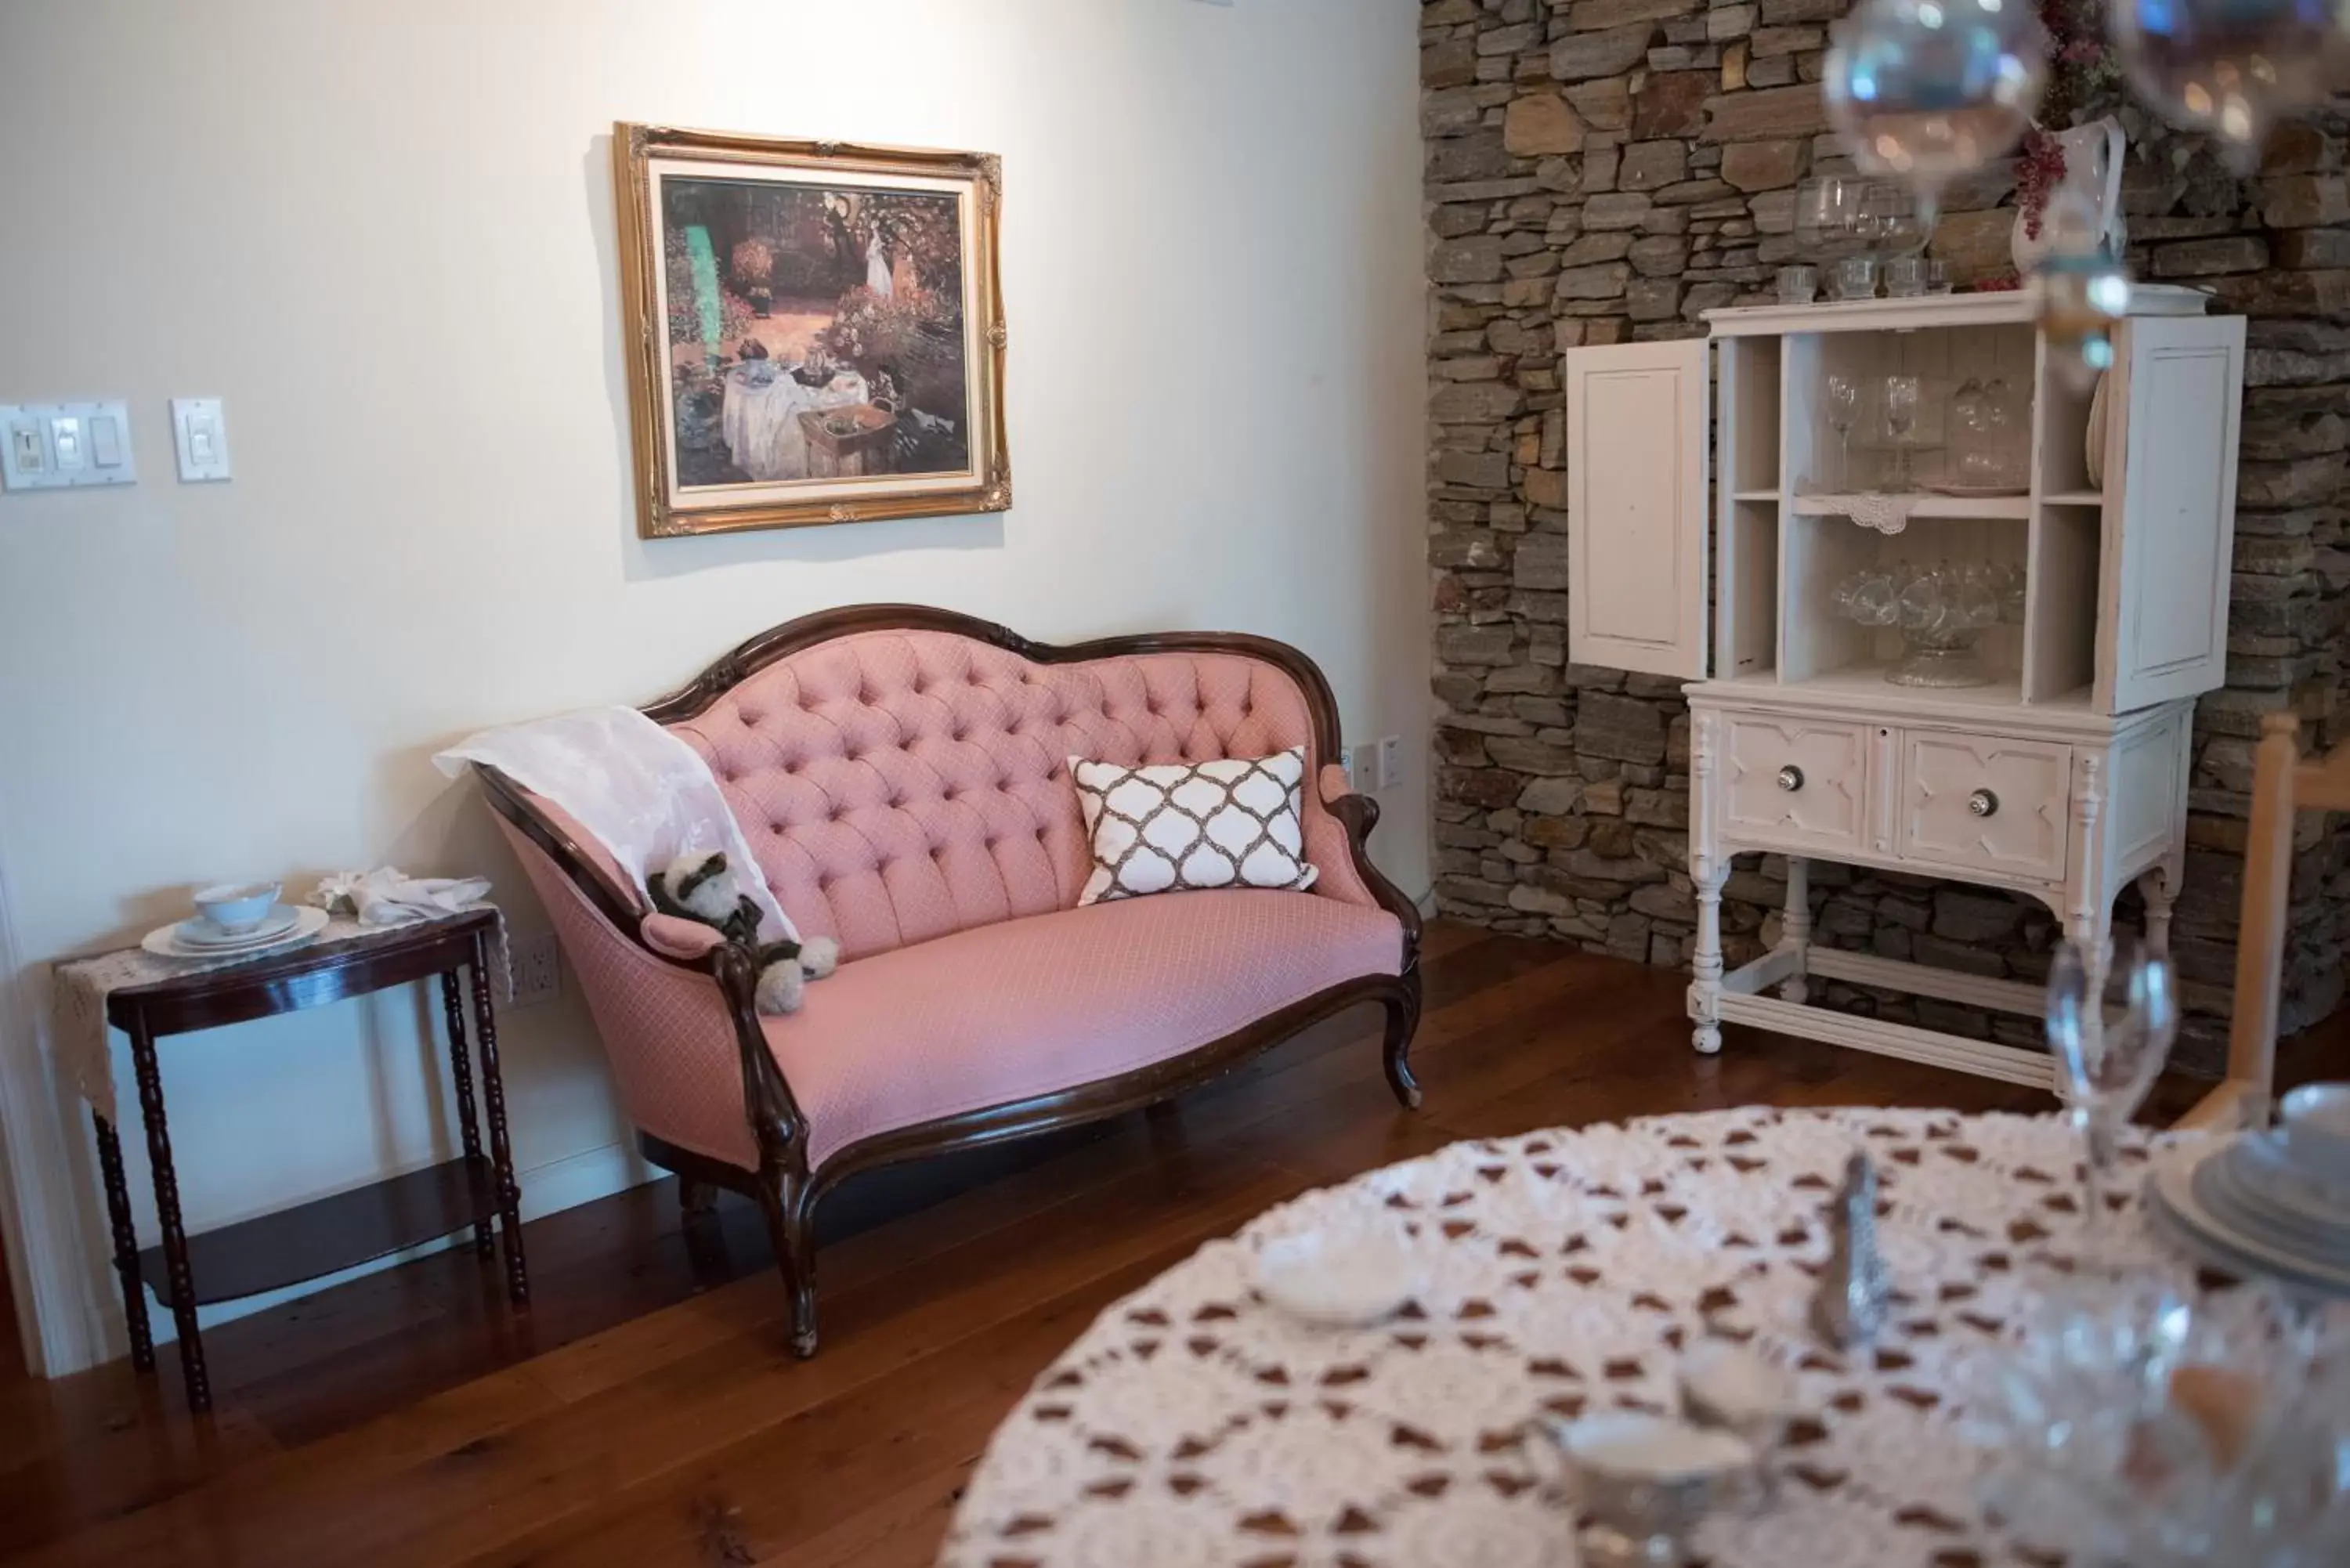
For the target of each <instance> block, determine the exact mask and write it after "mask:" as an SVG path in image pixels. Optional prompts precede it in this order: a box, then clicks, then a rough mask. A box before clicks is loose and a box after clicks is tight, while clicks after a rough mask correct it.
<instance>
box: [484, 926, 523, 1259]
mask: <svg viewBox="0 0 2350 1568" xmlns="http://www.w3.org/2000/svg"><path fill="white" fill-rule="evenodd" d="M470 968H471V969H472V971H473V1025H474V1027H473V1042H474V1044H476V1045H478V1046H479V1047H480V1048H481V1052H482V1105H483V1106H484V1109H486V1110H487V1111H488V1112H489V1117H490V1159H491V1161H492V1162H493V1163H494V1165H495V1166H496V1167H497V1173H498V1199H499V1205H500V1209H499V1220H500V1225H499V1229H500V1230H501V1231H504V1237H505V1249H506V1294H507V1295H509V1296H511V1297H512V1298H513V1299H514V1300H515V1303H518V1304H519V1303H527V1302H528V1301H529V1300H530V1270H529V1268H528V1266H527V1265H526V1264H525V1262H524V1261H523V1251H522V1187H521V1184H520V1183H518V1182H516V1181H515V1169H514V1147H513V1145H512V1143H511V1142H510V1141H509V1140H508V1139H507V1137H506V1090H505V1084H504V1079H503V1078H502V1077H501V1076H500V1075H499V1072H498V1025H497V1020H496V1019H495V1018H494V1017H492V1016H491V1013H490V943H489V938H488V937H487V936H486V935H484V934H481V933H476V934H475V935H474V937H473V963H472V965H471V966H470Z"/></svg>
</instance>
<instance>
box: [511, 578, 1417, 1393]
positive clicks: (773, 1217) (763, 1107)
mask: <svg viewBox="0 0 2350 1568" xmlns="http://www.w3.org/2000/svg"><path fill="white" fill-rule="evenodd" d="M869 631H939V632H947V633H951V634H953V635H955V636H958V637H965V638H970V639H972V640H974V641H977V642H983V643H986V644H988V645H990V646H991V647H994V648H1000V649H1004V650H1006V651H1007V652H1011V653H1014V654H1016V655H1018V656H1019V657H1021V658H1023V659H1029V660H1031V661H1033V662H1035V663H1038V664H1071V663H1081V662H1084V661H1086V660H1089V659H1114V658H1119V657H1123V656H1127V655H1132V654H1147V653H1222V654H1231V655H1233V656H1236V657H1239V658H1243V659H1255V660H1257V661H1259V662H1261V663H1264V664H1269V665H1271V666H1273V667H1274V668H1275V669H1277V670H1280V671H1282V672H1283V673H1284V674H1285V675H1287V676H1288V677H1289V678H1290V679H1291V680H1295V682H1296V683H1297V687H1298V690H1299V691H1301V692H1302V693H1303V694H1304V697H1305V708H1306V713H1307V718H1308V721H1309V722H1310V723H1311V725H1312V727H1313V742H1314V744H1313V751H1314V761H1315V768H1314V769H1312V770H1311V771H1310V772H1309V774H1308V784H1309V787H1313V788H1316V789H1318V788H1319V787H1320V777H1319V774H1320V764H1321V763H1326V762H1328V761H1330V760H1332V759H1334V758H1336V756H1337V755H1338V754H1339V746H1340V741H1339V730H1338V705H1337V702H1336V699H1335V698H1334V697H1333V696H1332V695H1331V692H1330V683H1329V682H1328V681H1327V680H1326V679H1324V677H1323V674H1322V671H1321V670H1320V669H1319V668H1318V667H1317V666H1316V665H1315V663H1314V661H1313V660H1312V659H1308V658H1307V657H1306V656H1305V654H1303V653H1301V652H1299V651H1298V650H1297V649H1294V648H1291V647H1289V646H1287V645H1286V644H1284V643H1279V642H1275V641H1273V640H1271V639H1267V638H1260V637H1249V636H1244V635H1242V634H1239V633H1232V632H1152V633H1147V634H1144V635H1140V636H1135V637H1111V638H1102V639H1097V640H1095V641H1091V642H1081V643H1073V644H1070V645H1068V646H1066V647H1056V646H1053V645H1049V644H1045V643H1039V642H1031V641H1030V640H1029V639H1026V638H1024V637H1022V636H1020V635H1019V634H1018V633H1017V632H1014V631H1012V630H1010V629H1008V628H1004V627H1001V626H998V625H996V624H994V623H993V622H992V621H983V620H979V619H976V618H972V617H970V616H964V615H958V614H956V613H954V612H952V611H950V610H941V609H932V608H929V607H924V606H920V605H860V606H856V607H848V608H843V609H837V610H827V611H825V612H822V613H820V614H816V615H812V616H806V617H804V618H801V619H798V620H795V621H791V622H788V623H786V624H785V625H783V626H779V627H776V628H775V629H773V630H771V631H767V632H763V633H761V634H760V635H759V636H757V637H754V638H753V639H750V640H749V641H747V642H745V643H743V645H742V646H741V647H739V648H736V649H733V651H732V652H730V653H728V654H726V655H725V656H724V657H723V658H722V659H719V660H718V661H717V662H716V663H714V664H712V665H711V667H710V668H709V669H707V670H703V671H702V673H701V674H700V675H698V676H696V677H694V679H693V680H691V681H689V682H688V683H687V684H686V685H684V686H683V687H681V688H680V689H679V690H678V691H674V692H671V694H670V695H669V696H667V697H664V698H662V699H661V700H660V701H658V702H655V703H652V704H651V705H650V706H649V707H647V708H646V709H645V710H644V711H645V713H646V715H647V716H648V717H650V718H651V719H652V720H654V721H655V722H658V723H663V724H670V723H675V722H679V721H681V720H684V719H690V718H692V717H693V716H694V715H696V714H698V713H700V712H702V711H703V710H704V709H706V708H708V707H709V706H710V705H711V703H712V702H714V701H717V700H718V699H719V698H720V697H721V696H722V695H723V694H724V693H725V692H727V691H731V690H733V688H734V687H735V686H736V685H738V684H740V683H741V682H742V681H743V680H745V679H746V678H748V677H749V676H750V675H752V674H753V673H754V672H755V671H757V670H761V669H763V668H764V667H765V666H766V665H769V664H772V663H774V662H775V660H776V659H783V658H785V657H786V656H788V655H791V654H794V653H798V652H800V651H802V650H804V649H809V648H813V647H815V646H816V645H818V644H820V643H824V642H828V641H831V640H833V639H837V638H841V637H847V636H850V635H853V634H855V633H858V632H869ZM475 771H476V772H477V773H479V774H481V776H482V782H483V784H484V786H485V787H486V789H487V792H488V794H489V799H490V804H491V805H492V806H493V807H494V808H495V809H496V811H497V812H498V813H499V815H502V816H504V818H505V819H506V820H507V821H509V822H511V823H513V824H514V825H515V828H516V829H517V830H519V831H520V832H521V833H522V834H523V835H524V836H525V837H527V838H528V839H529V840H530V841H531V842H532V843H533V844H535V845H536V846H538V847H539V848H540V849H542V850H544V851H545V852H546V855H547V856H548V857H550V858H551V859H553V860H554V862H555V864H556V867H558V868H560V869H561V871H562V872H563V873H564V875H565V876H567V877H569V878H570V879H571V881H572V883H573V884H574V885H575V886H576V887H577V888H579V890H580V891H581V892H582V893H583V894H585V895H586V896H587V899H588V900H589V901H590V902H591V903H592V904H594V905H595V907H596V909H597V910H598V912H599V913H601V914H602V915H603V916H604V918H605V919H608V920H609V921H610V922H611V923H612V925H613V926H614V927H615V928H616V929H618V930H619V931H620V932H622V933H623V934H624V935H625V936H626V937H627V938H628V939H629V940H630V941H632V942H634V943H635V944H636V945H637V946H638V947H639V948H640V949H642V950H644V951H646V952H648V953H650V954H651V955H652V956H653V957H655V958H657V959H659V960H660V961H662V962H664V963H668V964H671V965H674V966H675V967H677V968H680V969H689V970H695V971H705V970H706V971H708V972H709V973H710V974H711V975H712V978H713V979H715V980H716V981H717V982H718V986H719V990H720V992H722V994H723V996H724V998H725V1001H726V1006H727V1012H728V1013H729V1015H730V1016H731V1018H732V1020H733V1027H734V1038H735V1044H736V1045H737V1047H738V1049H739V1050H740V1052H741V1055H742V1065H743V1106H744V1112H745V1115H746V1116H748V1118H749V1121H750V1124H751V1131H752V1134H753V1136H754V1138H755V1139H756V1141H757V1144H758V1148H759V1164H758V1167H757V1168H755V1169H745V1168H743V1167H740V1166H737V1165H733V1164H731V1163H729V1162H727V1161H724V1160H719V1159H712V1158H710V1157H708V1156H706V1155H702V1154H697V1153H694V1152H693V1151H691V1150H690V1149H684V1148H680V1147H677V1146H676V1145H674V1144H671V1143H668V1142H665V1141H663V1140H662V1139H660V1138H657V1137H653V1136H651V1135H650V1134H649V1133H646V1132H644V1131H642V1130H641V1129H639V1132H638V1135H637V1140H638V1143H639V1147H642V1149H643V1150H644V1153H645V1158H648V1159H650V1160H651V1161H652V1162H653V1163H654V1164H656V1165H659V1166H661V1167H663V1168H666V1169H669V1170H672V1171H675V1172H676V1173H677V1175H678V1177H679V1178H680V1181H679V1196H680V1199H681V1201H682V1202H684V1203H685V1205H686V1206H687V1207H688V1208H689V1209H696V1210H699V1209H704V1208H707V1207H708V1206H709V1203H710V1201H711V1199H712V1191H711V1189H712V1188H719V1187H723V1188H727V1189H731V1190H733V1191H736V1192H741V1193H744V1194H746V1195H748V1196H749V1197H750V1198H751V1199H753V1200H754V1201H755V1202H757V1203H758V1205H759V1207H760V1210H761V1211H762V1212H763V1213H764V1215H765V1217H766V1222H767V1232H768V1236H769V1239H770V1240H771V1241H773V1243H774V1246H775V1260H776V1262H777V1265H778V1266H779V1267H780V1268H781V1270H782V1271H783V1275H784V1282H785V1288H786V1289H787V1290H788V1291H789V1292H790V1293H791V1298H792V1348H793V1350H794V1351H795V1353H796V1354H798V1355H804V1356H805V1355H814V1354H815V1352H816V1231H815V1226H814V1223H813V1221H814V1217H815V1213H816V1201H817V1199H819V1198H821V1197H822V1196H823V1195H824V1193H825V1192H826V1191H827V1189H830V1188H831V1187H833V1186H834V1185H835V1184H837V1182H839V1181H840V1180H841V1179H843V1178H846V1177H848V1176H852V1175H855V1174H856V1173H857V1172H858V1171H861V1170H869V1169H871V1168H875V1167H877V1166H882V1165H889V1164H893V1163H895V1162H897V1161H899V1160H906V1159H918V1158H924V1157H927V1156H930V1155H938V1154H946V1153H950V1152H952V1151H954V1150H958V1149H966V1148H976V1147H980V1146H982V1145H985V1144H992V1143H998V1142H1002V1141H1003V1140H1005V1139H1009V1138H1015V1137H1026V1136H1028V1135H1030V1134H1032V1133H1040V1132H1047V1131H1051V1130H1053V1129H1055V1128H1058V1127H1073V1126H1076V1125H1077V1124H1079V1123H1082V1122H1089V1121H1096V1120H1098V1119H1100V1118H1103V1117H1106V1116H1118V1115H1120V1114H1122V1113H1124V1112H1127V1111H1131V1110H1137V1109H1139V1108H1141V1107H1143V1106H1149V1105H1152V1104H1155V1103H1157V1102H1159V1101H1160V1100H1164V1099H1168V1098H1170V1097H1171V1096H1175V1095H1177V1094H1180V1093H1181V1092H1182V1091H1183V1090H1185V1089H1188V1088H1191V1087H1193V1086H1195V1085H1199V1084H1201V1083H1204V1082H1206V1081H1207V1080H1208V1079H1210V1078H1212V1077H1215V1076H1217V1075H1220V1074H1222V1073H1224V1072H1227V1071H1229V1070H1230V1069H1232V1067H1235V1066H1237V1065H1239V1064H1241V1063H1243V1062H1245V1061H1247V1060H1248V1059H1249V1058H1250V1057H1252V1056H1254V1055H1256V1054H1259V1053H1260V1052H1263V1051H1264V1050H1267V1049H1269V1048H1270V1047H1272V1046H1274V1045H1275V1044H1279V1043H1281V1042H1282V1041H1284V1040H1286V1039H1288V1038H1289V1037H1290V1036H1291V1035H1294V1034H1295V1033H1299V1032H1300V1031H1302V1030H1305V1029H1306V1028H1308V1027H1309V1026H1311V1025H1313V1024H1315V1023H1320V1022H1322V1021H1323V1020H1325V1019H1326V1018H1331V1017H1334V1016H1336V1014H1338V1013H1340V1012H1345V1011H1347V1009H1348V1008H1352V1007H1357V1006H1360V1005H1363V1004H1365V1003H1376V1004H1377V1005H1378V1006H1379V1007H1380V1008H1382V1009H1383V1010H1385V1012H1386V1014H1387V1023H1386V1029H1385V1036H1384V1042H1383V1050H1384V1060H1385V1065H1386V1071H1387V1078H1388V1086H1389V1087H1390V1088H1392V1089H1393V1090H1394V1091H1395V1096H1396V1098H1397V1099H1398V1100H1399V1101H1400V1102H1402V1103H1403V1104H1404V1105H1405V1106H1411V1107H1416V1106H1419V1084H1418V1083H1417V1082H1416V1081H1415V1080H1414V1079H1413V1077H1412V1075H1411V1067H1410V1064H1409V1060H1408V1057H1409V1052H1410V1049H1411V1038H1412V1035H1413V1033H1414V1032H1415V1031H1416V1030H1417V1029H1418V1028H1419V1010H1420V975H1419V909H1417V908H1415V907H1414V906H1413V904H1412V901H1411V900H1410V899H1409V898H1407V897H1405V895H1404V893H1403V891H1402V889H1400V888H1397V887H1396V886H1395V884H1394V883H1392V882H1390V881H1388V879H1387V877H1384V876H1382V875H1381V874H1380V873H1379V871H1378V867H1375V866H1373V865H1372V864H1371V860H1370V856H1369V854H1368V853H1367V849H1366V841H1367V838H1368V837H1369V835H1370V831H1371V829H1372V827H1373V826H1375V825H1376V824H1377V823H1378V815H1379V814H1378V802H1377V801H1374V800H1372V799H1371V798H1369V797H1368V796H1367V795H1360V794H1347V795H1341V796H1340V797H1339V798H1337V799H1336V800H1335V801H1326V802H1325V803H1324V804H1325V807H1326V809H1327V810H1328V811H1329V812H1330V814H1331V815H1333V816H1335V817H1336V818H1337V819H1338V821H1339V823H1340V824H1341V825H1342V826H1344V827H1345V828H1346V830H1347V847H1348V851H1349V853H1350V854H1351V855H1352V857H1353V858H1354V863H1355V871H1356V874H1357V875H1358V876H1359V877H1362V879H1363V885H1364V886H1365V887H1366V888H1368V889H1369V890H1370V893H1371V896H1372V898H1375V899H1376V900H1377V901H1378V904H1379V906H1380V907H1381V908H1382V909H1386V910H1387V911H1388V913H1390V914H1392V915H1394V916H1395V917H1396V919H1398V920H1399V921H1400V922H1401V923H1402V925H1403V938H1404V955H1403V968H1402V971H1401V972H1400V973H1399V974H1395V975H1367V976H1363V977H1361V978H1359V979H1356V980H1350V981H1344V982H1343V983H1341V984H1338V985H1334V986H1331V987H1329V988H1328V989H1326V990H1324V991H1321V992H1315V994H1314V995H1312V996H1309V997H1306V998H1305V999H1304V1000H1303V1001H1300V1002H1295V1003H1293V1004H1292V1005H1290V1006H1288V1007H1285V1008H1284V1009H1282V1010H1281V1011H1280V1012H1275V1013H1273V1014H1271V1015H1270V1016H1267V1017H1264V1018H1261V1019H1258V1020H1257V1021H1256V1022H1255V1023H1251V1024H1250V1025H1248V1026H1247V1027H1246V1028H1244V1029H1241V1030H1238V1031H1236V1032H1234V1033H1231V1034H1228V1035H1225V1036H1224V1037H1223V1038H1222V1039H1221V1040H1215V1041H1211V1042H1210V1043H1209V1044H1205V1045H1202V1046H1200V1047H1198V1048H1197V1049H1195V1050H1192V1051H1190V1052H1187V1053H1185V1054H1182V1055H1180V1056H1175V1057H1170V1058H1169V1059H1167V1060H1165V1061H1162V1062H1155V1063H1153V1064H1150V1065H1149V1066H1147V1067H1141V1068H1138V1069H1136V1070H1135V1071H1133V1072H1130V1073H1123V1074H1119V1075H1117V1076H1115V1077H1110V1078H1104V1079H1101V1080H1098V1081H1097V1082H1095V1083H1090V1084H1081V1085H1076V1087H1074V1088H1068V1089H1062V1090H1058V1091H1055V1092H1054V1093H1052V1094H1046V1095H1038V1096H1035V1097H1033V1098H1030V1099H1024V1100H1017V1101H1013V1102H1011V1103H1008V1104H1004V1105H997V1106H983V1107H982V1108H981V1109H978V1110H974V1111H966V1112H963V1113H962V1114H960V1115H957V1116H941V1117H940V1118H938V1119H937V1120H934V1121H928V1122H921V1123H918V1124H916V1125H914V1126H912V1127H899V1128H897V1129H895V1130H893V1131H889V1132H886V1133H879V1134H876V1135H875V1136H873V1137H867V1138H863V1139H860V1140H858V1142H856V1143H853V1144H850V1145H848V1146H847V1147H844V1148H842V1149H840V1150H839V1151H838V1152H837V1153H835V1154H834V1155H833V1156H832V1158H829V1159H827V1160H826V1161H825V1162H824V1164H823V1165H822V1166H821V1167H819V1168H816V1170H814V1171H811V1170H810V1169H809V1168H808V1165H807V1147H808V1124H807V1118H806V1116H804V1115H803V1114H802V1113H801V1111H800V1107H799V1104H798V1102H797V1101H796V1100H795V1099H794V1098H793V1096H792V1088H791V1085H790V1084H789V1083H787V1082H785V1077H784V1074H783V1070H782V1068H780V1067H779V1066H777V1065H776V1063H775V1055H774V1054H773V1053H772V1052H770V1051H769V1050H768V1049H767V1042H766V1035H765V1033H764V1031H763V1030H762V1029H761V1027H760V1023H759V1014H758V1011H757V1009H756V1007H755V1006H754V1002H753V994H754V990H755V987H756V982H757V967H758V966H757V964H756V962H755V961H754V959H753V957H752V955H751V953H750V952H749V950H746V949H744V948H743V947H741V946H738V945H728V944H721V945H719V946H717V947H715V948H713V949H712V950H711V952H710V955H709V957H708V958H707V959H706V960H703V961H701V962H698V963H697V962H689V961H684V960H681V959H677V958H674V957H671V956H670V955H668V954H666V953H662V952H660V950H658V949H655V948H653V947H651V946H650V944H648V943H647V942H646V941H645V940H644V939H643V937H642V935H641V934H640V932H639V920H640V919H641V918H642V914H643V911H642V909H641V908H640V907H639V901H638V899H637V898H636V897H635V895H634V893H633V892H632V891H631V890H629V889H626V888H620V887H618V886H616V885H615V884H614V883H613V882H612V880H611V879H610V878H609V877H608V876H607V875H606V874H605V873H604V872H603V871H602V870H601V869H600V868H599V867H598V866H597V865H596V863H595V862H594V861H593V860H592V859H590V858H589V857H588V856H587V854H586V853H584V852H583V851H582V850H581V848H580V846H578V845H577V843H575V842H574V841H573V840H572V839H571V838H570V837H569V836H567V834H565V833H564V832H563V830H562V829H560V828H558V827H557V826H555V824H554V823H552V822H551V821H549V820H548V819H547V818H546V816H545V815H543V814H541V813H540V812H539V811H537V810H536V808H535V807H534V806H533V805H531V803H530V800H529V798H528V796H527V795H526V794H525V792H524V791H523V790H522V789H521V788H520V787H519V786H518V785H516V784H515V783H514V781H513V780H511V779H509V778H507V777H506V776H505V775H504V774H501V773H499V772H498V771H497V770H496V769H494V768H489V767H477V768H476V770H475Z"/></svg>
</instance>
